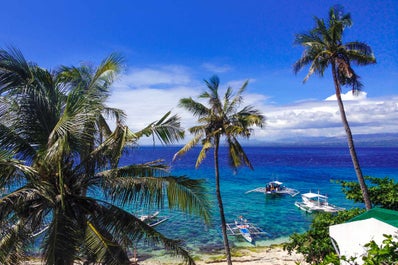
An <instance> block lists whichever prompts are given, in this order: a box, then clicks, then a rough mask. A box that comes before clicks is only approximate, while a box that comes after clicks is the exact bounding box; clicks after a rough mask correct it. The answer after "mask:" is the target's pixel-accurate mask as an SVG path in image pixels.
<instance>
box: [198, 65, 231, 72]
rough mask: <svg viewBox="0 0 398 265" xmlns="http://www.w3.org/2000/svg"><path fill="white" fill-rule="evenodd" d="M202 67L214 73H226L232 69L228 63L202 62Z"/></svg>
mask: <svg viewBox="0 0 398 265" xmlns="http://www.w3.org/2000/svg"><path fill="white" fill-rule="evenodd" d="M202 67H203V68H204V69H206V70H207V71H209V72H212V73H214V74H221V73H226V72H229V71H231V70H232V67H231V66H229V65H216V64H212V63H204V64H202Z"/></svg>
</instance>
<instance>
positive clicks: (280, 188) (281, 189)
mask: <svg viewBox="0 0 398 265" xmlns="http://www.w3.org/2000/svg"><path fill="white" fill-rule="evenodd" d="M251 192H261V193H265V194H275V195H276V194H289V195H290V196H292V197H294V196H296V195H297V194H299V193H300V192H299V191H298V190H296V189H292V188H288V187H286V186H284V185H283V183H282V182H280V181H277V180H274V181H271V182H268V183H267V185H265V187H259V188H256V189H253V190H249V191H247V192H246V194H247V193H251Z"/></svg>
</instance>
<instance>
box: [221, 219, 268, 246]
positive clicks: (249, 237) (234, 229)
mask: <svg viewBox="0 0 398 265" xmlns="http://www.w3.org/2000/svg"><path fill="white" fill-rule="evenodd" d="M227 233H228V235H230V236H242V237H243V238H244V239H245V240H246V241H247V242H249V243H254V237H256V236H259V235H269V234H268V233H267V232H265V231H263V230H262V229H261V228H259V227H257V226H256V225H254V224H252V223H249V222H248V221H247V220H246V219H244V218H243V217H242V216H239V218H238V219H237V220H235V222H234V223H228V224H227Z"/></svg>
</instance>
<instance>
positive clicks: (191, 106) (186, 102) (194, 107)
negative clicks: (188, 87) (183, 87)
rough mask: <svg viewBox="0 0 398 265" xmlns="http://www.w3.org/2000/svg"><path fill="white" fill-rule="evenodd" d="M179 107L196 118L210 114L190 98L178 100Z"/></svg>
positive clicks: (205, 108) (204, 107)
mask: <svg viewBox="0 0 398 265" xmlns="http://www.w3.org/2000/svg"><path fill="white" fill-rule="evenodd" d="M179 106H180V107H182V108H184V109H186V110H187V111H189V112H191V113H192V115H193V116H196V117H203V116H205V115H207V114H208V113H209V112H210V111H209V109H208V108H207V107H206V106H204V105H203V104H201V103H199V102H197V101H195V100H193V99H192V98H182V99H180V103H179Z"/></svg>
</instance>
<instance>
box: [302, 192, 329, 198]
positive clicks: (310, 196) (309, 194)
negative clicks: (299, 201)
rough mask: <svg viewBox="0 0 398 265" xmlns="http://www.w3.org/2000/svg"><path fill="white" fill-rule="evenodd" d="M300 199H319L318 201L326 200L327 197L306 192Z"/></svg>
mask: <svg viewBox="0 0 398 265" xmlns="http://www.w3.org/2000/svg"><path fill="white" fill-rule="evenodd" d="M301 196H302V197H306V198H309V199H314V198H320V199H325V200H326V199H327V198H328V197H327V196H325V195H322V194H319V193H313V192H308V193H304V194H302V195H301Z"/></svg>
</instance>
